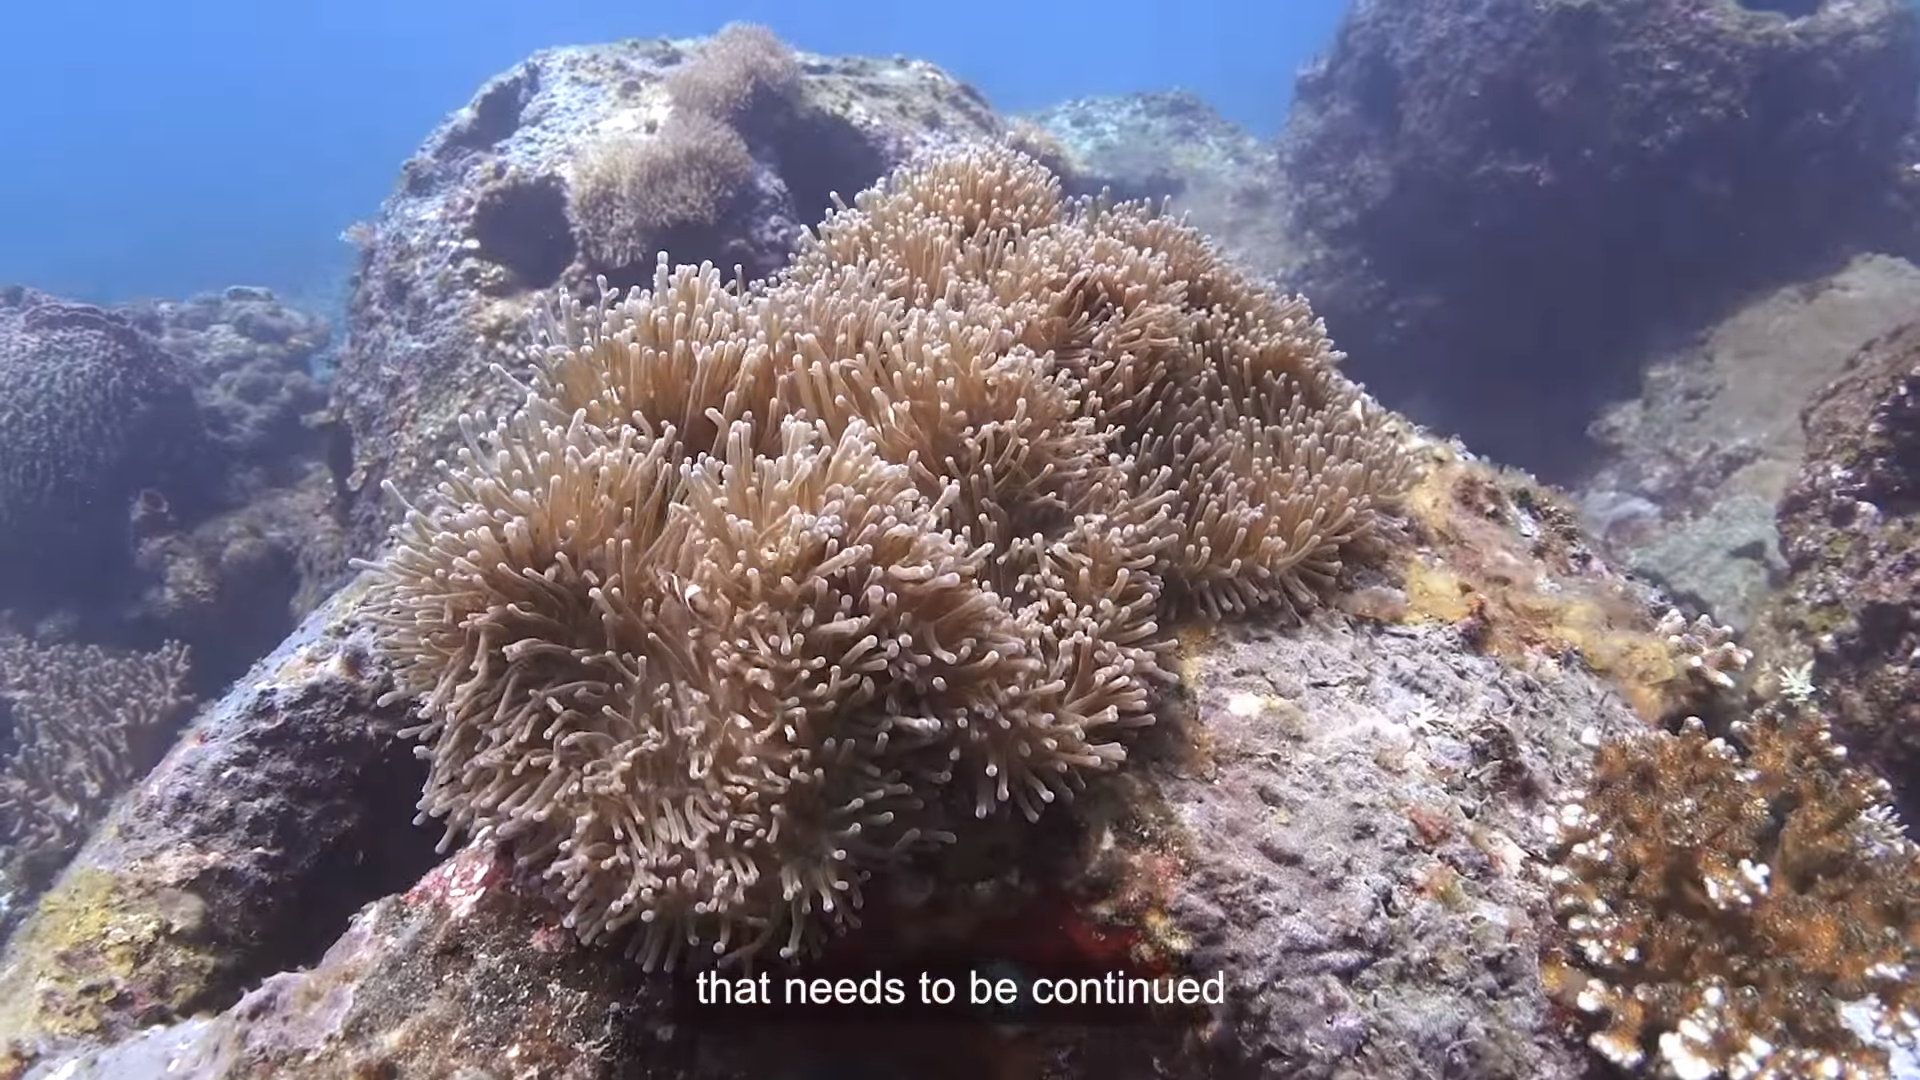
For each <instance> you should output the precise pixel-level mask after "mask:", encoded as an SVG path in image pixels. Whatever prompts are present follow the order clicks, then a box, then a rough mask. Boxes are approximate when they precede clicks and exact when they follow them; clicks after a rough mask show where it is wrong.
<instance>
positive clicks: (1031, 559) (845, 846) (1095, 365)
mask: <svg viewBox="0 0 1920 1080" xmlns="http://www.w3.org/2000/svg"><path fill="white" fill-rule="evenodd" d="M547 340H548V341H549V342H550V344H549V346H548V349H547V353H546V356H545V357H544V360H543V363H542V364H541V365H540V367H539V368H538V369H537V370H536V371H535V372H534V373H533V374H532V376H531V380H530V383H529V385H528V387H527V398H526V403H525V405H524V407H523V408H521V409H520V410H519V411H518V412H516V413H515V414H513V415H511V416H509V417H508V418H506V419H505V420H504V421H502V422H501V423H500V424H499V425H498V426H497V427H496V428H495V430H494V431H492V432H491V433H484V432H482V431H481V430H479V427H480V425H479V422H478V421H474V422H472V423H470V424H463V426H465V427H466V428H467V430H468V432H469V446H468V448H467V449H466V450H465V451H464V452H463V453H462V454H461V456H460V459H459V461H458V463H457V464H455V465H453V466H452V467H451V469H450V471H449V475H448V478H447V479H446V480H445V481H444V482H443V483H442V484H441V486H440V488H439V489H438V491H436V492H435V493H433V495H431V496H430V497H429V498H428V499H427V500H425V501H424V502H423V503H422V504H421V505H420V506H418V507H416V508H413V509H411V510H410V512H409V514H408V519H407V521H406V523H405V524H404V526H402V527H401V528H400V529H399V530H398V531H397V544H396V547H395V550H394V551H393V553H392V554H391V555H390V556H389V557H388V558H387V559H386V560H385V561H384V562H383V563H380V564H378V566H377V569H378V571H379V574H380V576H379V578H378V581H377V583H376V584H375V586H374V590H373V594H372V598H371V602H372V603H373V604H375V605H376V606H377V607H379V608H380V610H381V615H380V618H381V625H382V626H383V628H384V629H383V631H382V633H383V639H382V640H383V642H384V644H385V647H386V649H387V650H388V651H389V652H390V653H391V654H392V655H393V656H394V658H395V661H396V665H397V669H398V671H399V672H400V676H399V682H400V690H399V691H397V692H399V693H407V694H413V695H417V696H418V697H419V699H420V702H421V715H422V719H423V724H422V726H421V727H420V728H419V729H417V734H418V735H419V736H420V737H421V738H422V739H423V740H425V742H426V746H427V749H428V751H429V753H430V755H431V756H430V760H431V762H432V770H433V774H432V779H431V780H430V782H429V788H428V793H427V798H426V801H425V802H424V803H423V804H422V805H423V809H424V810H425V811H426V812H427V813H429V814H432V815H433V816H436V817H444V818H446V819H447V820H448V823H449V826H450V828H451V829H453V830H460V831H472V832H474V833H476V834H477V835H479V836H480V837H482V838H486V839H494V840H501V841H512V842H513V843H514V845H515V849H516V850H517V851H519V852H520V853H521V858H522V859H523V860H524V861H528V862H533V863H537V864H540V865H543V866H545V867H546V873H547V875H548V876H549V877H551V878H552V879H554V881H555V882H556V884H557V886H558V888H559V889H560V890H561V891H562V892H563V894H564V895H565V896H566V898H567V900H568V902H569V904H570V908H569V911H568V914H567V923H568V925H570V926H572V927H573V928H574V929H576V930H577V931H578V932H579V933H580V934H581V935H582V936H583V937H585V938H589V939H592V938H596V937H599V936H600V935H602V934H604V933H611V932H615V931H623V930H629V929H632V930H635V931H637V933H634V934H633V935H632V945H631V948H632V949H633V950H634V951H635V952H637V953H638V954H639V955H640V957H641V958H642V960H643V962H644V963H645V964H646V965H648V966H649V967H651V966H653V965H656V964H663V963H664V964H671V963H673V962H675V961H676V959H678V957H679V956H680V954H681V953H682V952H683V951H685V950H694V949H697V950H699V951H702V952H711V953H716V954H725V955H740V954H748V953H753V952H757V951H759V950H761V949H763V948H767V947H769V946H771V947H774V948H777V949H778V950H779V952H780V954H781V955H782V956H789V957H790V956H794V955H797V954H798V953H800V952H801V951H802V950H803V949H804V948H805V947H806V946H807V945H808V943H809V940H810V939H811V938H812V937H813V936H814V935H815V934H816V932H818V931H820V930H822V929H824V928H830V927H835V926H839V925H841V924H843V923H845V922H846V921H847V917H848V914H849V912H850V910H851V909H854V908H857V907H858V906H859V904H860V899H861V890H862V885H863V882H864V881H865V880H866V879H867V877H868V876H869V875H870V874H871V873H873V872H874V871H875V870H877V869H882V868H884V867H885V866H886V865H887V864H888V863H890V862H893V861H896V860H897V859H899V858H901V857H902V856H905V855H907V854H910V853H912V852H914V851H916V850H917V849H921V848H925V847H928V846H930V845H937V844H948V843H953V842H955V841H956V838H957V836H958V834H961V833H963V832H964V831H965V829H966V828H967V819H969V818H986V817H988V816H990V815H993V814H997V813H1000V812H1001V811H1002V810H1003V809H1005V808H1008V807H1011V808H1014V809H1016V810H1017V811H1018V812H1020V813H1021V814H1023V815H1025V816H1026V817H1027V818H1029V819H1037V818H1038V817H1039V816H1040V813H1041V811H1042V810H1043V809H1044V808H1045V807H1046V806H1047V804H1049V803H1052V802H1054V801H1055V800H1056V799H1057V798H1059V797H1062V796H1066V795H1069V794H1070V793H1072V792H1073V791H1075V790H1077V789H1079V788H1080V787H1081V786H1082V785H1083V783H1084V782H1085V777H1086V775H1087V774H1089V773H1095V772H1099V771H1103V770H1106V769H1110V768H1111V767H1112V766H1114V765H1115V764H1117V763H1118V762H1120V761H1121V760H1122V759H1123V758H1124V756H1125V752H1124V749H1123V745H1122V741H1121V740H1122V737H1123V735H1124V733H1125V732H1126V731H1127V729H1129V728H1133V727H1137V726H1139V725H1142V724H1147V723H1151V722H1152V720H1153V710H1154V706H1155V692H1156V691H1157V690H1158V689H1159V688H1160V687H1161V686H1162V685H1163V684H1165V683H1166V682H1167V681H1168V680H1169V678H1170V676H1169V674H1168V673H1167V671H1166V670H1165V668H1164V667H1163V658H1164V656H1165V653H1166V649H1167V646H1168V644H1169V642H1170V641H1171V638H1170V634H1169V629H1170V627H1171V617H1172V616H1173V614H1174V613H1175V612H1177V611H1181V610H1188V611H1195V612H1200V613H1204V614H1206V615H1209V616H1218V615H1220V614H1222V613H1226V612H1242V611H1246V610H1249V609H1259V608H1263V607H1274V606H1280V607H1286V606H1292V605H1306V604H1312V603H1313V602H1315V600H1316V599H1317V594H1318V592H1319V591H1320V590H1323V589H1325V588H1327V587H1329V586H1331V585H1332V583H1333V581H1334V579H1335V577H1336V576H1337V574H1338V573H1339V570H1340V559H1341V556H1342V553H1343V551H1346V550H1348V549H1350V548H1351V547H1353V546H1354V545H1356V544H1358V543H1361V542H1363V541H1365V540H1366V539H1367V538H1368V537H1369V536H1370V535H1371V533H1372V532H1373V530H1374V526H1375V520H1376V518H1377V516H1378V515H1379V514H1380V513H1381V512H1382V511H1384V510H1387V509H1390V508H1391V506H1392V504H1393V502H1394V500H1395V499H1396V498H1397V497H1398V496H1399V495H1400V494H1401V493H1402V492H1403V491H1404V489H1405V487H1406V485H1407V483H1408V480H1409V476H1410V467H1409V462H1408V458H1407V455H1406V452H1405V451H1404V450H1403V449H1402V441H1403V435H1402V432H1401V429H1400V428H1399V427H1397V426H1396V425H1395V424H1394V423H1393V422H1392V421H1391V420H1390V418H1389V416H1388V415H1387V414H1386V413H1384V412H1383V411H1382V410H1380V409H1379V408H1378V407H1377V406H1376V405H1375V404H1374V403H1373V402H1372V401H1371V399H1369V398H1367V397H1366V396H1365V395H1364V394H1362V393H1361V392H1360V391H1359V389H1358V388H1357V387H1355V386H1354V385H1353V384H1351V383H1350V382H1348V381H1346V380H1345V379H1344V378H1342V377H1341V376H1340V375H1339V374H1338V372H1337V369H1336V366H1335V362H1336V361H1337V359H1338V354H1336V353H1335V352H1334V351H1333V349H1332V347H1331V345H1330V344H1329V342H1328V341H1327V339H1326V337H1325V334H1324V332H1323V330H1322V328H1321V326H1320V324H1319V323H1318V322H1317V321H1316V320H1314V319H1313V317H1312V315H1311V312H1310V311H1309V310H1308V308H1307V307H1306V305H1305V304H1304V303H1303V302H1302V301H1300V300H1297V299H1290V298H1281V297H1279V296H1276V295H1274V294H1272V293H1270V292H1269V291H1267V290H1266V289H1264V288H1262V287H1260V286H1259V285H1257V284H1255V283H1254V282H1252V281H1250V280H1249V279H1247V278H1246V277H1245V276H1244V275H1242V274H1241V273H1240V272H1239V271H1237V270H1235V269H1234V268H1233V267H1232V266H1231V265H1230V264H1228V263H1227V262H1225V261H1223V260H1222V259H1221V258H1220V257H1219V256H1218V255H1217V254H1216V253H1215V252H1214V251H1213V250H1212V249H1211V248H1210V247H1209V245H1208V244H1207V242H1206V241H1205V240H1204V239H1203V238H1202V237H1201V236H1200V235H1199V234H1198V233H1196V232H1195V231H1194V230H1192V229H1191V228H1188V227H1186V226H1184V225H1182V224H1180V223H1178V222H1175V221H1171V220H1168V219H1166V218H1163V217H1160V216H1158V215H1156V214H1155V213H1154V212H1153V211H1152V210H1150V209H1149V208H1147V207H1145V206H1139V205H1127V204H1121V205H1109V204H1107V203H1103V202H1099V201H1080V202H1069V201H1067V200H1065V199H1063V197H1062V196H1061V193H1060V189H1059V184H1058V181H1057V180H1056V178H1055V177H1053V176H1052V175H1051V174H1050V173H1048V172H1047V171H1046V170H1045V169H1044V168H1043V167H1041V166H1040V165H1038V164H1037V163H1036V162H1034V161H1033V160H1032V159H1030V158H1028V157H1026V156H1025V155H1023V154H1020V153H1018V152H1017V151H1013V150H1010V149H1005V148H1000V147H988V148H983V149H967V150H961V151H957V152H949V153H944V154H936V155H931V156H929V157H927V158H926V159H924V160H921V161H917V162H915V163H913V164H912V165H910V166H909V167H907V168H905V169H903V170H902V171H900V172H898V173H897V174H895V175H894V176H893V177H892V178H891V179H889V180H888V181H887V182H886V183H885V184H884V185H882V186H881V187H879V188H877V189H875V190H872V191H869V192H867V193H865V194H863V195H862V196H861V197H860V198H859V199H858V200H857V201H856V203H855V205H854V206H853V207H850V208H846V209H843V210H841V211H839V212H838V213H836V214H834V215H833V216H831V217H829V218H828V220H827V221H826V222H825V223H824V224H823V225H822V226H821V227H820V228H819V230H818V231H817V232H816V233H814V234H813V235H812V236H810V237H809V238H808V240H807V242H806V243H805V244H803V246H802V248H801V250H800V251H799V252H798V253H797V255H796V256H795V258H794V260H793V264H792V266H791V267H790V268H789V269H788V270H786V271H783V272H782V273H780V274H778V275H776V276H775V277H774V278H773V279H772V280H770V281H768V282H766V283H764V284H757V285H753V286H750V287H744V288H742V287H738V286H733V285H726V284H723V283H722V279H721V277H720V274H719V273H718V271H716V270H714V269H713V268H711V267H706V268H681V269H679V270H670V269H668V268H667V266H666V265H665V262H664V260H663V262H662V266H661V269H660V271H659V273H658V275H657V276H656V278H655V280H654V284H653V286H652V288H651V289H646V290H635V291H633V292H631V293H629V294H628V295H627V296H625V297H624V298H619V297H610V298H609V299H608V300H607V301H606V302H605V303H604V304H602V305H600V306H597V307H585V308H583V307H580V306H578V305H573V306H563V307H562V308H561V310H560V311H559V313H558V317H557V318H556V319H555V320H553V323H552V324H551V325H550V326H549V327H548V329H547Z"/></svg>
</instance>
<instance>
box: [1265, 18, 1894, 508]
mask: <svg viewBox="0 0 1920 1080" xmlns="http://www.w3.org/2000/svg"><path fill="white" fill-rule="evenodd" d="M1812 8H1813V6H1812V5H1809V9H1810V10H1809V11H1808V12H1807V13H1806V14H1804V15H1803V16H1800V17H1789V16H1787V15H1784V14H1781V13H1778V12H1772V11H1762V10H1754V9H1753V8H1752V6H1751V5H1744V4H1740V3H1734V2H1730V0H1579V2H1573V0H1467V2H1464V3H1452V4H1446V5H1439V4H1432V3H1427V2H1425V0H1361V2H1359V3H1357V4H1355V5H1354V6H1353V7H1352V9H1351V10H1350V12H1349V13H1348V15H1347V17H1346V19H1345V21H1344V23H1343V25H1342V26H1341V29H1340V30H1339V32H1338V34H1337V36H1336V37H1335V39H1334V41H1333V44H1332V46H1331V48H1330V49H1329V51H1328V53H1327V55H1326V56H1325V58H1324V59H1323V60H1322V61H1319V62H1317V63H1316V64H1315V65H1314V66H1313V67H1311V68H1309V69H1308V70H1307V71H1305V72H1304V73H1303V74H1302V76H1301V78H1300V80H1299V84H1298V88H1297V91H1296V95H1295V99H1294V101H1295V104H1294V107H1293V111H1292V113H1291V115H1290V117H1289V119H1288V129H1287V132H1286V134H1285V135H1284V137H1283V143H1284V155H1283V157H1284V161H1285V168H1286V171H1287V177H1288V179H1287V184H1286V186H1287V188H1288V190H1289V192H1290V194H1291V195H1292V198H1293V201H1294V204H1295V205H1294V211H1295V216H1296V218H1297V225H1298V227H1299V229H1300V232H1301V235H1300V237H1299V239H1300V242H1301V243H1302V245H1303V254H1304V256H1305V258H1304V261H1303V265H1302V267H1301V269H1300V271H1299V272H1298V273H1297V274H1295V275H1293V276H1290V277H1289V279H1288V284H1289V286H1290V287H1293V288H1297V289H1300V290H1301V291H1304V292H1305V293H1307V295H1309V296H1312V297H1313V298H1314V300H1315V303H1316V305H1317V306H1318V308H1319V310H1320V312H1321V314H1322V315H1323V316H1325V317H1326V318H1327V320H1328V323H1329V325H1331V326H1333V327H1334V328H1335V329H1336V331H1338V332H1339V333H1340V335H1341V342H1342V345H1343V346H1344V347H1345V348H1346V349H1347V350H1348V351H1349V352H1350V353H1351V354H1352V356H1353V364H1354V367H1353V371H1354V373H1355V374H1356V375H1357V376H1358V377H1360V378H1363V379H1365V380H1367V381H1368V382H1369V383H1370V384H1372V385H1374V386H1375V387H1376V388H1384V387H1386V386H1389V385H1390V386H1392V387H1393V391H1394V395H1396V396H1394V397H1393V401H1394V403H1395V404H1399V403H1400V402H1401V401H1404V402H1405V403H1406V404H1405V407H1406V408H1407V409H1408V410H1409V412H1410V413H1411V414H1412V415H1413V416H1414V418H1415V419H1419V420H1422V421H1427V422H1431V423H1435V424H1437V425H1439V426H1442V427H1444V428H1445V429H1447V430H1449V431H1454V432H1457V433H1459V434H1461V435H1462V436H1464V437H1465V438H1466V439H1467V441H1468V442H1469V443H1470V444H1471V445H1472V446H1473V447H1474V448H1475V449H1476V450H1477V451H1479V452H1481V453H1485V454H1488V455H1490V456H1492V457H1494V458H1496V459H1498V460H1501V461H1506V462H1510V463H1512V464H1516V465H1524V466H1526V467H1529V468H1533V469H1536V470H1539V471H1541V472H1542V473H1543V474H1545V475H1547V476H1549V477H1550V478H1554V479H1564V478H1566V477H1568V476H1569V475H1572V474H1573V473H1574V472H1575V470H1577V468H1578V467H1579V466H1580V465H1581V464H1582V463H1583V462H1582V459H1583V458H1584V457H1585V456H1586V453H1585V448H1584V447H1582V446H1581V445H1579V441H1578V440H1574V439H1569V438H1568V437H1567V433H1568V432H1573V431H1578V430H1580V429H1581V428H1583V427H1585V426H1586V423H1587V422H1588V420H1590V419H1591V418H1592V415H1593V413H1594V412H1595V411H1596V410H1597V408H1598V407H1599V406H1600V404H1601V403H1603V402H1604V401H1606V400H1608V399H1611V398H1617V397H1625V396H1629V395H1631V394H1632V392H1633V390H1634V382H1635V378H1636V375H1637V372H1636V361H1637V360H1638V359H1639V357H1638V355H1637V354H1638V351H1639V350H1640V349H1641V348H1643V347H1644V346H1645V345H1646V344H1647V342H1648V341H1649V340H1652V339H1654V338H1659V337H1666V336H1668V335H1673V334H1681V333H1686V332H1688V331H1690V330H1692V329H1694V328H1697V327H1699V326H1701V325H1703V324H1705V323H1707V322H1710V321H1712V319H1713V318H1714V315H1715V312H1716V310H1717V309H1718V308H1719V307H1720V306H1721V305H1724V304H1727V303H1729V302H1731V301H1733V300H1736V299H1737V298H1738V297H1739V295H1740V293H1741V292H1742V291H1743V290H1746V289H1750V288H1754V287H1759V286H1777V285H1780V284H1783V283H1786V282H1792V281H1801V280H1805V279H1806V278H1808V277H1810V276H1812V272H1814V271H1815V269H1816V268H1817V267H1820V266H1821V264H1822V263H1823V262H1824V261H1825V260H1826V259H1828V258H1829V257H1832V256H1834V255H1845V254H1850V253H1854V252H1859V251H1863V250H1886V247H1885V246H1884V245H1886V244H1887V243H1888V242H1889V241H1893V242H1899V241H1900V239H1901V237H1902V235H1903V233H1904V234H1905V235H1907V236H1911V235H1913V233H1914V222H1913V220H1912V219H1906V220H1904V221H1902V220H1897V219H1891V218H1890V217H1889V213H1890V211H1889V209H1888V207H1889V201H1890V199H1891V198H1892V196H1893V193H1894V190H1895V188H1896V185H1897V184H1899V183H1901V182H1902V181H1900V179H1899V177H1900V176H1901V175H1902V174H1904V173H1905V172H1906V171H1907V169H1906V166H1907V164H1908V163H1909V162H1910V161H1911V160H1912V159H1911V158H1910V157H1907V156H1905V154H1906V150H1905V148H1904V147H1903V146H1902V142H1901V140H1902V137H1903V136H1904V135H1905V134H1906V133H1907V132H1908V131H1909V130H1910V129H1911V128H1912V127H1913V124H1914V119H1915V113H1914V109H1913V100H1914V96H1915V91H1916V88H1917V87H1920V42H1917V38H1920V34H1917V32H1916V17H1915V14H1914V12H1913V11H1912V9H1911V5H1909V4H1906V3H1904V2H1903V0H1859V2H1849V3H1826V4H1820V5H1818V6H1817V10H1813V9H1812ZM1543 357H1550V358H1552V362H1550V363H1544V362H1542V358H1543Z"/></svg>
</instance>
